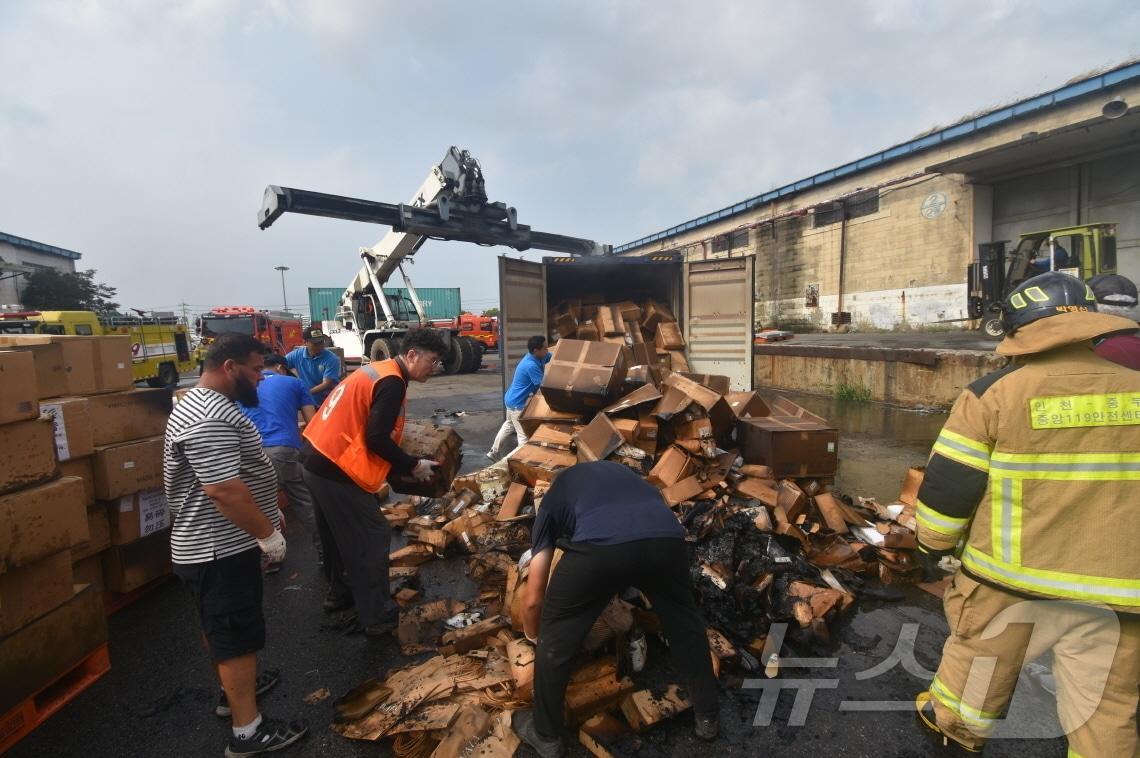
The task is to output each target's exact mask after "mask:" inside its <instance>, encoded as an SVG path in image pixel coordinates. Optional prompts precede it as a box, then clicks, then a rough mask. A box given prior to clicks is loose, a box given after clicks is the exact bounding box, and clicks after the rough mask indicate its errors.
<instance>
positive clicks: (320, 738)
mask: <svg viewBox="0 0 1140 758" xmlns="http://www.w3.org/2000/svg"><path fill="white" fill-rule="evenodd" d="M488 358H493V356H488ZM785 394H786V393H785ZM409 397H410V399H409V409H408V413H409V416H411V417H421V418H422V417H425V416H429V415H432V414H437V415H436V419H437V421H438V422H440V423H448V424H454V425H455V427H456V429H457V430H458V431H459V433H460V434H461V435H462V436H463V438H464V446H463V451H464V462H463V470H464V471H470V470H475V469H478V468H481V467H482V466H483V464H484V463H486V459H485V458H483V453H484V452H485V451H486V449H487V448H488V447H489V445H490V441H491V439H492V437H493V436H494V433H495V431H496V430H497V429H498V427H499V424H500V423H501V420H502V415H501V404H500V403H501V386H500V378H499V375H498V373H497V369H496V368H491V367H488V368H485V369H483V370H482V371H480V372H478V373H477V374H474V375H466V376H456V377H440V378H437V379H433V380H432V381H430V382H429V383H427V384H425V385H415V386H413V388H412V391H411V393H410V396H409ZM792 397H793V398H794V399H795V400H796V401H797V402H800V403H801V404H802V405H805V406H806V407H808V408H809V409H810V410H812V411H813V412H817V413H820V414H821V415H824V416H825V417H827V418H829V419H830V420H832V421H833V422H834V423H835V424H836V425H837V426H838V427H839V428H840V429H841V430H842V432H841V438H840V456H841V460H842V463H841V469H840V472H839V479H838V482H837V487H839V488H840V489H842V490H843V491H847V492H852V493H856V494H864V495H873V496H875V497H877V498H881V499H882V500H883V501H885V502H890V501H891V500H893V499H894V497H895V496H896V495H897V494H898V487H899V484H900V482H901V481H902V477H903V474H904V472H905V469H906V467H907V466H908V465H913V464H915V463H921V462H922V461H923V460H925V458H926V454H927V452H928V450H929V446H930V443H931V441H932V440H933V438H934V436H935V435H936V434H937V431H938V428H939V427H940V426H941V423H942V419H943V417H942V416H940V415H924V414H919V413H913V412H908V411H899V410H897V409H888V408H885V407H883V406H878V405H874V404H857V403H856V404H853V403H842V402H840V401H836V400H832V399H830V398H821V397H813V396H802V395H793V396H792ZM456 411H459V412H462V413H463V415H451V414H452V413H453V412H456ZM289 544H290V552H289V556H288V558H287V559H286V563H285V567H284V569H283V570H282V571H281V572H280V573H278V574H275V575H271V576H268V577H266V582H265V613H266V619H267V624H268V629H269V634H268V643H267V647H266V649H265V651H264V652H263V654H262V661H263V662H264V664H265V665H267V666H272V667H276V668H279V669H280V670H281V672H282V678H281V683H280V684H279V685H278V686H277V688H276V689H274V690H273V691H272V692H270V693H268V694H267V695H266V696H264V697H263V698H262V699H261V706H262V709H263V712H264V713H265V714H266V715H268V716H271V717H276V718H294V717H302V718H306V719H308V720H309V722H310V724H311V732H310V735H309V736H308V737H307V738H306V739H305V740H304V741H303V742H302V743H300V744H299V745H297V746H295V747H294V748H291V749H289V750H288V751H284V752H282V753H281V755H282V756H334V757H339V756H376V755H381V756H383V755H391V745H390V743H388V742H382V743H378V744H372V743H367V742H357V741H351V740H347V739H344V738H342V737H340V736H338V735H336V734H333V733H332V732H331V731H329V729H328V725H329V723H330V722H331V719H332V715H333V708H332V700H333V698H335V697H337V696H338V695H340V694H342V693H344V692H345V691H347V690H348V689H349V688H351V687H352V686H354V685H356V684H358V683H359V682H360V681H361V680H363V679H365V678H367V677H370V676H376V675H379V674H382V673H383V672H384V671H386V670H388V669H390V668H394V667H398V666H401V665H403V664H405V663H407V662H408V660H409V659H407V658H405V657H403V656H402V655H400V653H399V651H398V649H397V646H396V643H395V641H394V640H389V639H383V640H372V639H367V638H365V637H363V636H359V635H356V636H345V635H344V634H342V633H341V632H339V631H337V630H335V629H329V628H324V627H325V626H327V625H328V622H329V620H330V619H329V617H328V616H326V615H325V614H324V613H322V611H321V608H320V605H321V600H322V598H323V596H324V593H325V586H324V582H323V580H322V579H321V578H320V576H319V574H318V571H317V568H316V565H315V555H314V551H313V548H312V547H311V545H310V543H309V540H308V537H307V536H305V535H299V536H293V537H291V538H290V542H289ZM394 544H396V545H399V544H402V540H400V538H399V537H397V538H396V540H395V542H394ZM421 577H422V585H423V590H424V596H425V598H427V599H433V598H440V597H456V598H459V599H468V598H470V597H472V595H473V593H474V590H475V586H474V584H473V583H471V582H470V581H469V580H468V579H467V577H466V576H464V574H463V562H462V560H460V559H457V558H456V559H449V560H446V561H434V562H430V563H427V564H425V565H424V566H423V567H422V570H421ZM940 606H941V604H940V602H939V601H938V600H936V599H935V598H933V597H932V596H930V595H928V594H927V593H925V592H922V591H921V590H917V589H914V588H904V589H903V591H902V592H901V593H899V599H898V600H896V601H894V602H884V601H882V600H861V601H859V602H858V604H857V608H856V610H855V611H854V612H852V613H850V614H849V615H848V616H847V618H846V619H845V620H844V621H843V622H842V623H841V624H839V625H838V626H837V628H836V630H835V639H834V640H833V643H834V645H833V647H834V649H833V650H832V651H829V652H828V653H827V655H826V657H822V658H817V659H813V660H809V661H801V664H809V665H801V666H800V667H797V668H791V667H786V668H784V669H783V671H782V673H781V677H780V678H779V679H776V680H767V679H763V678H762V677H761V678H759V679H755V680H752V681H741V680H739V679H738V680H735V681H733V682H731V684H732V685H735V686H732V687H728V688H726V690H725V693H724V699H723V710H722V719H721V721H722V734H723V736H722V738H721V739H720V740H719V741H718V742H717V743H716V744H715V745H714V746H712V747H711V748H710V747H709V746H705V745H703V744H701V743H697V742H696V741H695V739H694V738H693V736H692V732H691V724H692V721H691V717H689V716H687V715H682V716H680V717H678V718H677V719H675V720H674V721H673V722H669V723H665V724H663V725H660V726H658V727H656V728H654V729H653V730H651V731H650V732H649V733H648V734H647V735H645V738H644V743H643V748H642V750H641V752H640V753H638V755H641V756H675V755H699V754H702V753H703V754H708V753H709V752H710V749H711V750H715V751H716V753H717V754H718V755H723V756H738V755H739V756H756V755H787V756H792V755H805V754H809V753H825V754H827V755H828V756H829V758H847V757H848V756H850V757H855V756H885V757H888V758H889V757H893V756H897V757H899V758H904V757H909V756H926V755H933V754H935V753H934V752H933V750H932V749H931V747H930V743H929V742H927V741H926V737H925V735H924V734H923V733H922V732H921V731H920V730H919V729H918V728H917V727H916V726H915V722H914V717H913V715H912V710H911V705H910V703H911V701H912V699H913V696H914V695H915V693H917V692H919V691H921V690H922V689H924V688H925V687H924V686H925V679H924V677H927V676H929V672H930V671H932V670H933V669H934V668H935V667H936V665H937V661H938V657H939V654H940V651H941V646H942V642H943V640H944V639H945V636H946V634H947V627H946V623H945V621H944V620H943V618H942V612H941V607H940ZM109 626H110V648H111V662H112V669H111V672H110V673H109V674H108V675H107V676H106V677H104V678H103V679H101V680H100V681H99V682H97V683H96V684H95V685H94V686H92V687H91V688H90V689H89V690H88V691H87V692H85V693H83V694H82V695H81V696H80V697H79V698H77V699H76V700H75V701H74V702H73V703H71V704H70V705H68V706H67V707H65V708H64V709H63V710H62V711H60V712H59V713H58V714H56V715H55V716H54V717H53V718H52V719H51V720H50V721H48V722H47V723H46V724H45V725H44V726H43V727H41V728H40V729H39V730H38V731H36V732H34V733H33V734H32V735H30V736H29V737H28V738H26V739H25V740H24V741H22V742H21V743H19V744H18V745H17V746H16V747H15V748H14V749H13V750H12V751H10V753H9V754H8V755H10V756H12V757H13V758H32V757H33V756H37V757H38V756H71V755H88V756H104V755H106V756H148V757H153V756H220V755H221V754H222V751H223V749H224V746H225V743H226V739H227V735H228V733H229V724H228V722H226V721H224V720H222V719H218V718H216V717H215V716H214V715H213V713H212V711H213V706H214V704H215V702H216V698H217V694H216V693H217V685H216V683H215V680H214V679H213V674H212V672H211V670H210V667H209V664H208V661H207V659H206V656H205V653H204V652H203V650H202V648H201V644H200V637H199V633H198V625H197V620H196V618H195V614H194V612H193V610H192V607H191V603H190V600H189V598H188V597H187V596H186V595H185V594H184V592H183V590H182V588H181V587H179V585H178V584H177V583H176V582H174V581H171V582H168V583H166V584H164V585H163V586H161V587H159V588H158V589H156V590H155V591H153V592H151V593H150V594H149V595H147V596H145V597H144V598H142V599H141V600H140V601H138V602H137V603H135V604H134V605H132V606H130V607H129V608H127V609H125V610H123V611H121V612H120V613H118V614H116V615H114V616H112V617H111V618H110V619H109ZM896 649H897V650H896ZM892 651H895V652H896V653H899V654H901V655H896V657H897V658H898V662H896V663H892V662H891V661H892ZM649 659H650V665H649V666H648V667H647V670H646V671H645V672H644V673H643V674H642V675H639V677H640V679H639V683H640V684H642V685H645V686H649V685H652V684H654V683H655V682H661V681H667V680H670V679H672V680H676V674H675V672H674V671H673V670H672V668H671V665H670V661H669V656H668V651H667V649H666V647H665V646H664V645H663V644H662V643H661V642H659V641H658V640H656V639H651V640H650V648H649ZM741 684H743V685H744V686H743V687H741V688H736V686H738V685H741ZM322 688H327V690H329V692H330V693H331V697H329V698H326V699H324V700H318V701H316V702H314V703H312V704H309V703H306V702H305V700H304V698H305V697H306V696H309V695H310V694H312V693H315V692H317V691H319V690H321V689H322ZM1019 693H1023V694H1019V695H1018V697H1019V698H1021V697H1024V698H1025V699H1026V702H1027V703H1028V707H1029V710H1030V712H1031V713H1032V714H1033V716H1032V718H1033V719H1034V720H1035V721H1037V722H1039V725H1040V726H1042V727H1045V726H1048V725H1050V724H1052V725H1053V728H1054V729H1055V728H1056V727H1055V717H1054V716H1053V715H1052V714H1053V713H1054V706H1053V705H1052V703H1051V701H1050V699H1049V698H1048V696H1046V695H1044V694H1043V693H1042V692H1041V691H1039V690H1037V689H1036V688H1035V687H1034V686H1033V685H1028V686H1027V687H1026V688H1024V691H1022V690H1019ZM813 695H814V696H813ZM769 701H771V702H769ZM769 705H772V706H774V707H772V708H769V707H768V706H769ZM999 734H1000V732H999ZM518 755H520V756H530V755H533V753H531V752H530V751H529V749H528V748H526V747H522V748H520V750H519V752H518ZM571 755H577V756H584V755H587V753H586V751H585V750H584V749H582V748H581V747H580V746H578V745H576V744H575V745H573V746H572V748H571ZM986 755H989V756H1014V755H1017V756H1024V755H1033V756H1043V757H1044V758H1052V757H1053V756H1057V757H1058V758H1059V757H1060V756H1064V755H1065V746H1064V741H1063V740H1059V739H1052V740H1023V739H1022V740H995V741H993V742H992V743H991V744H990V746H989V747H987V750H986Z"/></svg>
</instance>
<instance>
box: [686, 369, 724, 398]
mask: <svg viewBox="0 0 1140 758" xmlns="http://www.w3.org/2000/svg"><path fill="white" fill-rule="evenodd" d="M678 373H679V374H680V375H681V376H683V377H685V378H686V379H692V380H693V381H694V382H696V383H697V384H703V385H704V386H706V387H708V388H709V389H710V390H712V391H713V392H719V393H720V394H722V395H728V394H729V391H730V390H731V389H732V386H731V384H730V382H729V381H728V377H727V376H721V375H720V374H691V373H689V372H687V371H679V372H678Z"/></svg>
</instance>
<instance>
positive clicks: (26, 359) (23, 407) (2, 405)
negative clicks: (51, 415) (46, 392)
mask: <svg viewBox="0 0 1140 758" xmlns="http://www.w3.org/2000/svg"><path fill="white" fill-rule="evenodd" d="M38 398H39V388H38V387H37V385H36V362H35V359H34V358H33V357H32V355H31V353H26V352H21V351H19V350H0V424H9V423H11V422H13V421H24V420H27V419H34V418H35V417H36V416H38V415H39V403H38Z"/></svg>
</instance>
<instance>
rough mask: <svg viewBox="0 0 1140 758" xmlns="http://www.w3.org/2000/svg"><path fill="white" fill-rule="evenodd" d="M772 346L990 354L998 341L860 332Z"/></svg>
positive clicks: (958, 333) (968, 335)
mask: <svg viewBox="0 0 1140 758" xmlns="http://www.w3.org/2000/svg"><path fill="white" fill-rule="evenodd" d="M772 344H775V345H826V346H828V347H886V348H898V349H907V350H917V349H929V350H978V351H981V352H983V353H992V352H993V350H994V348H995V347H996V346H997V344H998V340H991V339H987V338H986V337H985V336H984V335H983V334H982V333H981V332H979V331H965V330H953V331H939V332H859V333H848V334H810V333H805V334H797V335H796V336H795V337H793V338H792V339H790V340H785V341H781V342H775V343H772Z"/></svg>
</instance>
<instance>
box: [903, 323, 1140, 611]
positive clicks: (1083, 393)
mask: <svg viewBox="0 0 1140 758" xmlns="http://www.w3.org/2000/svg"><path fill="white" fill-rule="evenodd" d="M1022 360H1023V363H1021V364H1019V365H1017V366H1013V367H1009V368H1006V369H1002V370H1001V371H998V372H994V373H993V374H989V375H987V376H985V377H983V378H981V379H979V380H978V381H976V382H974V383H973V384H971V385H970V387H969V388H968V389H967V390H966V391H964V392H963V393H962V395H961V396H960V397H959V398H958V401H957V402H956V403H955V404H954V408H953V410H952V411H951V413H950V417H949V419H947V421H946V425H945V427H943V429H942V432H941V433H940V434H939V436H938V440H937V441H936V442H935V443H934V448H933V450H932V451H931V456H930V460H929V462H928V465H927V470H926V476H925V478H924V481H923V485H922V488H921V489H920V491H919V494H918V507H917V518H918V539H919V542H920V543H921V544H922V545H923V546H925V547H926V548H928V549H931V550H951V549H958V550H960V554H961V559H962V566H963V569H964V570H965V571H966V572H968V573H969V574H970V575H972V576H973V577H974V578H976V579H978V580H979V581H984V582H986V583H988V584H992V585H998V586H1002V587H1007V588H1010V589H1013V590H1016V591H1018V592H1021V593H1027V594H1030V595H1035V596H1041V597H1049V598H1062V599H1068V600H1075V601H1083V602H1090V603H1103V604H1105V605H1108V606H1110V607H1112V608H1114V609H1116V610H1119V611H1126V612H1131V613H1140V561H1138V560H1136V557H1135V549H1136V547H1135V546H1136V545H1137V544H1140V505H1137V503H1138V502H1140V501H1138V498H1137V487H1138V484H1140V373H1138V372H1135V371H1131V370H1129V369H1126V368H1123V367H1121V366H1117V365H1116V364H1113V363H1110V362H1108V361H1104V360H1102V359H1100V358H1098V357H1096V356H1095V355H1094V354H1093V352H1092V349H1091V344H1090V343H1082V344H1079V345H1071V346H1066V347H1061V348H1058V349H1054V350H1049V351H1046V352H1042V353H1039V354H1036V355H1029V356H1026V357H1025V358H1023V359H1022Z"/></svg>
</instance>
